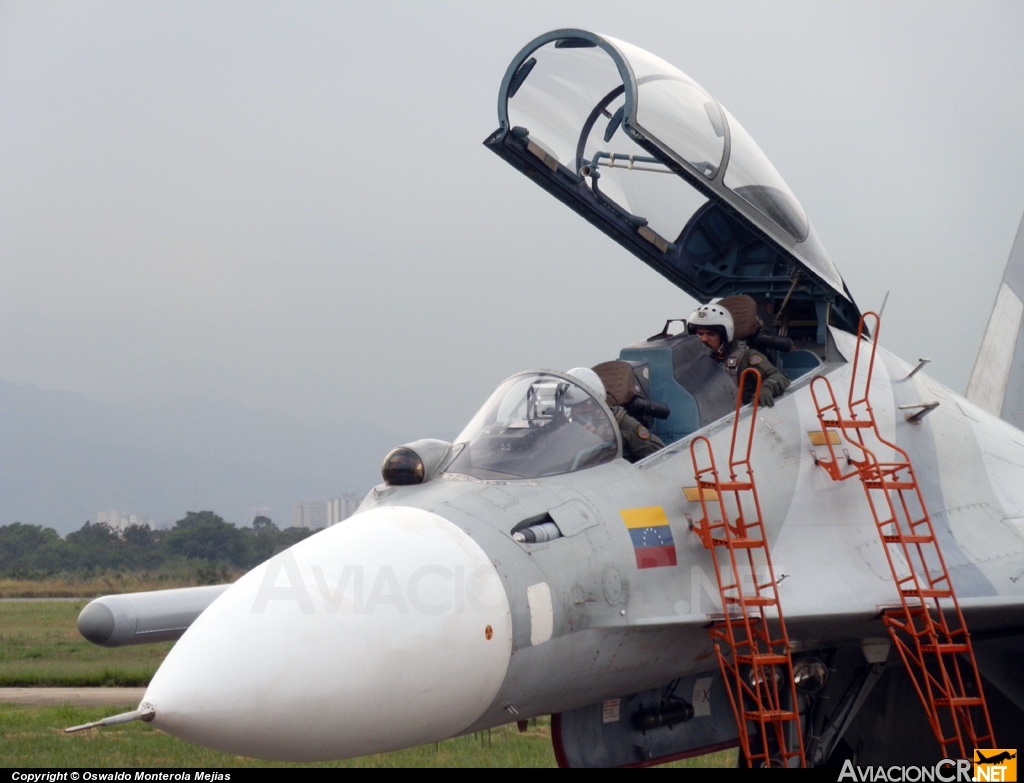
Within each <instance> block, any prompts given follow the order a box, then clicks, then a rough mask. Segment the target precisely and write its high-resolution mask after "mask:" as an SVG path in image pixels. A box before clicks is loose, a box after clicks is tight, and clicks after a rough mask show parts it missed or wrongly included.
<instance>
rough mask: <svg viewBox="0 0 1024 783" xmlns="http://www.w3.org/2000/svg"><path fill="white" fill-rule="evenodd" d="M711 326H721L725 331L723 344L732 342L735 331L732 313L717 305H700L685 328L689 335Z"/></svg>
mask: <svg viewBox="0 0 1024 783" xmlns="http://www.w3.org/2000/svg"><path fill="white" fill-rule="evenodd" d="M712 326H721V327H722V328H723V329H725V342H726V343H731V342H732V336H733V333H734V332H735V331H736V330H735V327H734V325H733V322H732V313H730V312H729V311H728V310H726V309H725V308H724V307H722V306H721V305H719V304H715V303H714V302H708V303H707V304H706V305H701V306H700V307H698V308H697V309H696V310H694V311H693V313H691V314H690V319H689V320H688V321H687V322H686V328H687V331H688V332H689V333H690V334H693V333H694V332H696V331H697V329H707V328H710V327H712Z"/></svg>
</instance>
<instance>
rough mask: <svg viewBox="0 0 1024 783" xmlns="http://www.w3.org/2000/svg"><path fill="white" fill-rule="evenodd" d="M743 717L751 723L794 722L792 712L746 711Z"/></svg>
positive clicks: (793, 713)
mask: <svg viewBox="0 0 1024 783" xmlns="http://www.w3.org/2000/svg"><path fill="white" fill-rule="evenodd" d="M743 717H744V718H746V719H747V720H753V721H762V720H768V721H776V720H796V713H795V712H793V711H792V710H763V711H761V710H746V711H745V712H744V713H743Z"/></svg>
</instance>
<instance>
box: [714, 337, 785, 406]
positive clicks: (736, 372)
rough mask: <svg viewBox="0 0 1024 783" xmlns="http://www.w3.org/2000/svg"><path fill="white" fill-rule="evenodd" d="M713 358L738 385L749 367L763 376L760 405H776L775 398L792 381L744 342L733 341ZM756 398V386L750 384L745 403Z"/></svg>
mask: <svg viewBox="0 0 1024 783" xmlns="http://www.w3.org/2000/svg"><path fill="white" fill-rule="evenodd" d="M711 356H712V358H713V359H714V360H715V361H716V362H718V363H719V364H721V365H722V367H724V368H725V370H726V371H727V372H728V373H729V375H731V376H732V379H733V380H734V381H736V383H737V384H738V383H739V381H740V376H741V375H742V374H743V371H744V370H746V369H747V368H748V367H753V368H754V369H755V370H757V372H758V374H759V375H760V376H761V396H760V397H759V398H758V403H759V404H760V405H766V406H768V407H769V408H771V407H772V406H773V405H775V398H776V397H778V396H779V395H781V394H782V393H783V392H784V391H786V389H788V388H789V384H790V383H792V381H790V380H789V378H787V377H786V374H785V373H784V372H782V370H780V369H779V368H778V367H776V366H775V365H774V364H772V363H771V362H770V361H768V358H767V357H766V356H765V355H764V354H763V353H761V352H760V351H755V350H754V349H753V348H751V347H749V346H748V345H747V344H746V343H745V342H744V341H743V340H733V341H732V342H731V343H729V344H728V345H727V346H725V350H719V351H715V352H714V353H712V354H711ZM753 396H754V386H753V384H750V383H748V384H747V388H745V389H744V390H743V402H744V403H748V402H750V400H751V398H752V397H753Z"/></svg>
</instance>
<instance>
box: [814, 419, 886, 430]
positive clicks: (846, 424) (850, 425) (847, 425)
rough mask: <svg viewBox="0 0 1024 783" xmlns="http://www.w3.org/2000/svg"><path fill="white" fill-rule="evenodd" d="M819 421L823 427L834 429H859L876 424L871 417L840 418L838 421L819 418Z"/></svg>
mask: <svg viewBox="0 0 1024 783" xmlns="http://www.w3.org/2000/svg"><path fill="white" fill-rule="evenodd" d="M819 423H820V424H821V426H822V427H831V428H832V429H834V430H836V429H838V430H858V429H864V428H865V427H873V426H874V422H872V421H871V420H870V419H839V420H837V421H821V420H820V419H819Z"/></svg>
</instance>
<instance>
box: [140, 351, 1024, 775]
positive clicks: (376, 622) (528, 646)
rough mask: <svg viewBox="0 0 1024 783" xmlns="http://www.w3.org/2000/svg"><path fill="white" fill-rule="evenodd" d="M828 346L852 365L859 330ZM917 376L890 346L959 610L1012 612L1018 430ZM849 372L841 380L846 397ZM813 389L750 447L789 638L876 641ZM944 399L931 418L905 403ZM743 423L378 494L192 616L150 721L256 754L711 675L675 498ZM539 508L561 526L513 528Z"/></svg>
mask: <svg viewBox="0 0 1024 783" xmlns="http://www.w3.org/2000/svg"><path fill="white" fill-rule="evenodd" d="M833 337H834V340H835V343H836V346H837V348H838V349H839V351H840V352H841V353H842V354H843V355H844V356H846V357H847V358H850V357H852V353H853V349H854V345H855V339H854V338H853V337H852V336H851V335H849V334H847V333H845V332H839V331H836V332H835V333H834V335H833ZM910 369H912V368H911V367H910V366H909V365H907V364H905V363H904V362H902V361H900V360H899V359H896V358H895V357H893V356H891V355H889V354H886V353H885V352H884V351H883V350H882V349H879V354H878V361H877V362H876V365H875V371H874V376H873V382H872V386H871V390H870V400H871V403H872V406H873V408H874V411H875V416H876V419H877V421H878V423H879V428H880V430H881V431H882V433H883V435H884V436H885V437H886V438H887V439H889V440H891V441H892V442H894V443H896V444H897V445H899V446H900V447H901V448H903V449H905V450H906V451H907V452H908V453H909V455H910V457H911V460H912V463H913V465H914V468H915V470H916V472H917V475H918V480H919V483H920V484H921V488H922V492H923V494H924V497H925V500H926V503H927V505H928V508H929V511H930V513H931V517H932V520H933V523H934V525H935V529H936V534H937V537H938V538H939V539H940V544H941V546H942V551H943V554H944V557H945V559H946V563H947V566H948V569H949V572H950V574H951V576H952V580H953V583H954V586H955V588H956V591H957V594H958V596H959V598H960V601H961V603H962V604H963V605H964V606H965V607H967V609H966V611H968V612H969V608H970V606H971V605H972V603H973V602H976V601H978V600H979V599H986V600H989V599H991V598H992V597H994V596H1002V599H1000V600H1005V601H1007V602H1010V603H1014V604H1019V603H1020V602H1021V601H1022V600H1024V580H1021V579H1019V576H1020V575H1021V573H1022V572H1024V552H1022V550H1021V546H1020V542H1021V536H1020V531H1019V530H1018V529H1016V528H1015V527H1014V526H1018V525H1020V524H1021V523H1020V522H1019V520H1020V518H1021V510H1022V509H1024V491H1022V490H1021V489H1020V488H1021V487H1024V480H1022V479H1024V434H1022V433H1020V432H1019V431H1017V430H1015V429H1014V428H1012V427H1010V426H1009V425H1007V424H1005V423H1003V422H1001V421H999V420H998V419H995V418H993V417H991V416H989V415H988V414H986V413H984V412H982V411H980V410H979V409H978V408H976V407H975V406H973V405H971V404H970V403H968V402H967V401H965V400H964V399H963V398H961V397H958V396H957V395H955V394H953V393H951V392H949V391H948V390H946V389H944V388H943V387H941V386H940V385H939V384H937V383H935V382H934V381H932V380H930V379H929V378H928V377H927V376H925V375H924V374H923V373H918V374H916V375H914V376H913V377H907V376H908V373H909V371H910ZM850 373H851V367H850V365H849V364H838V365H837V366H834V367H833V368H832V369H831V372H829V378H830V380H831V382H832V384H833V387H834V388H835V389H836V393H837V395H845V393H846V390H847V389H848V386H849V380H850ZM809 383H810V378H809V377H804V378H801V379H798V380H797V382H796V383H794V385H793V387H792V388H791V389H790V391H789V392H788V393H787V394H786V395H784V396H783V397H782V398H781V399H779V400H778V401H777V403H776V405H775V406H774V407H772V408H761V409H760V410H759V411H758V413H757V421H756V423H755V426H756V429H755V435H754V439H753V448H752V454H751V465H752V468H753V471H754V475H755V479H756V482H757V488H758V494H759V497H760V505H761V510H762V514H763V519H764V521H765V525H766V530H767V534H768V538H769V546H770V550H771V553H772V558H773V560H774V568H775V574H776V578H777V579H778V580H779V585H778V589H779V595H780V599H781V603H782V607H783V611H784V614H785V618H786V622H787V624H788V625H789V628H790V638H791V640H792V642H793V646H794V649H795V650H800V649H805V650H812V649H818V648H821V647H824V646H829V645H839V644H843V643H852V642H857V641H859V640H861V639H863V638H865V637H870V636H872V635H876V636H883V635H884V633H885V631H884V628H883V627H882V625H881V623H880V621H879V619H878V614H879V610H880V608H883V607H887V606H892V605H894V604H896V603H897V601H898V599H897V596H896V593H895V588H894V585H893V582H892V578H891V576H890V573H889V569H888V565H887V563H886V560H885V554H884V551H883V548H882V545H881V544H880V542H879V540H878V533H877V531H876V528H875V525H874V522H873V518H872V516H871V512H870V509H869V506H868V504H867V502H866V500H865V496H864V491H863V489H862V487H861V485H860V483H859V482H858V481H856V480H847V481H839V482H836V481H833V480H832V479H831V478H830V477H829V476H828V475H827V474H826V472H825V471H824V470H822V469H821V468H820V467H819V466H818V465H817V464H816V463H815V459H814V456H813V454H814V447H813V446H812V445H811V441H810V438H809V433H811V432H815V431H818V430H820V429H821V427H820V425H819V423H818V419H817V415H816V410H815V406H814V403H813V401H812V398H811V393H810V385H809ZM932 401H937V402H939V403H940V404H939V406H938V408H937V409H935V410H934V411H932V412H931V413H930V414H929V415H927V416H925V417H924V418H923V419H922V420H921V421H920V423H910V422H909V421H907V420H906V418H905V417H906V415H907V413H908V412H907V411H901V410H900V409H899V407H900V406H904V405H914V404H917V403H922V402H932ZM909 412H911V413H912V412H914V411H909ZM749 415H750V408H749V407H748V408H746V409H745V410H744V411H743V412H742V413H741V417H742V416H749ZM732 418H733V417H732V416H727V417H725V418H724V419H721V420H719V421H717V422H715V423H713V424H711V425H710V426H708V427H705V428H703V429H702V430H700V431H699V432H697V433H693V434H692V435H691V436H689V437H686V438H683V439H681V440H679V441H677V442H675V443H671V444H669V445H668V446H667V447H666V448H665V449H664V450H662V451H660V452H658V453H657V454H655V455H653V456H651V457H649V458H647V459H646V460H644V461H642V462H640V463H637V464H635V465H631V464H629V463H627V462H626V461H625V460H623V459H614V460H612V461H610V462H607V463H605V464H601V465H597V466H595V467H592V468H586V469H583V470H578V471H575V472H572V473H570V474H567V475H560V476H546V477H542V478H537V479H531V480H509V481H498V480H481V479H476V478H471V477H467V476H465V475H459V474H453V473H442V474H441V475H438V476H436V477H434V478H433V479H431V480H429V481H427V482H426V483H424V484H421V485H417V486H408V487H397V486H395V487H389V486H384V485H381V486H380V487H378V488H376V489H375V490H374V491H373V492H371V493H370V495H369V496H368V497H367V498H366V500H365V501H364V503H363V505H362V507H361V509H360V511H359V512H358V513H357V514H356V515H355V516H353V517H352V518H350V519H349V520H347V521H346V522H344V523H342V524H340V525H338V526H335V527H334V528H330V529H328V530H325V531H323V532H321V533H318V534H317V535H315V536H313V537H311V538H310V539H307V540H306V541H304V542H302V543H300V544H298V545H296V546H295V547H293V548H292V549H290V550H287V551H286V552H283V553H281V554H279V555H277V556H276V557H275V558H273V559H272V560H270V561H268V562H267V563H265V564H263V565H262V566H260V567H258V568H257V569H255V570H254V571H253V572H251V573H249V574H247V575H246V576H245V577H243V578H242V579H241V580H240V581H239V582H238V583H236V584H235V585H234V586H232V587H231V588H230V589H228V590H227V592H226V593H225V594H224V595H223V596H221V597H220V598H219V599H217V601H215V602H214V603H213V605H211V606H210V607H209V608H208V609H207V610H206V611H205V612H204V613H203V614H202V615H201V616H200V618H199V619H198V620H197V621H196V623H195V624H194V625H193V626H192V627H191V628H190V629H189V630H188V631H187V632H186V633H185V635H184V636H183V637H182V639H181V640H180V641H179V642H178V644H177V645H176V647H175V648H174V650H172V652H171V654H170V655H169V656H168V658H167V660H166V662H165V663H164V665H163V666H162V667H161V669H160V671H159V672H158V674H157V676H156V677H155V678H154V680H153V682H152V684H151V686H150V688H149V690H148V691H147V694H146V696H145V699H144V701H145V702H147V703H149V704H151V705H152V706H153V708H154V709H155V719H154V725H155V726H157V727H158V728H161V729H163V730H165V731H168V732H170V733H172V734H176V735H178V736H181V737H184V738H186V739H189V740H192V741H194V742H198V743H200V744H204V745H210V746H213V747H217V748H221V749H224V750H228V751H231V752H234V753H239V754H244V755H250V756H257V757H263V758H282V759H326V758H337V757H344V756H356V755H364V754H367V753H373V752H380V751H385V750H391V749H396V748H400V747H405V746H408V745H412V744H418V743H423V742H429V741H433V740H439V739H443V738H446V737H449V736H453V735H456V734H460V733H464V732H468V731H473V730H479V729H482V728H485V727H489V726H495V725H498V724H501V723H506V722H509V721H512V720H517V719H523V718H527V717H531V716H535V715H543V714H549V713H556V712H562V711H565V710H569V709H572V708H575V707H580V706H583V705H586V704H593V703H595V702H598V701H600V700H602V699H605V698H610V697H614V696H618V695H624V694H628V693H634V692H637V691H641V690H645V689H649V688H654V687H657V686H659V685H660V684H663V683H666V682H668V681H670V680H672V679H673V678H676V677H679V676H683V675H687V674H692V673H694V672H700V671H710V670H714V669H717V665H718V664H717V661H716V659H715V657H714V655H713V652H712V646H711V642H710V640H709V638H708V635H707V631H706V625H707V622H708V617H709V616H711V615H715V614H717V613H720V612H721V611H722V607H721V601H720V598H719V595H718V591H717V587H716V582H715V576H714V570H713V564H712V561H711V559H710V558H711V557H712V555H711V554H710V553H709V552H708V551H707V550H705V549H704V547H703V546H702V545H701V543H700V541H699V540H698V537H697V536H696V534H695V533H694V532H693V531H692V530H691V523H696V522H697V521H699V519H700V517H701V506H700V503H699V502H697V501H693V500H688V499H687V495H686V493H684V489H685V488H688V487H694V485H695V480H694V468H693V463H692V459H691V455H690V443H691V441H692V439H693V437H695V436H697V435H704V436H706V437H707V438H709V440H710V442H711V443H712V446H713V449H714V451H715V454H716V457H717V458H718V462H719V465H720V467H721V466H722V464H723V463H724V462H725V459H726V455H727V453H728V448H729V439H730V437H731V434H732ZM879 456H880V458H881V457H882V455H879ZM539 519H549V520H553V521H554V522H555V523H556V526H557V528H558V530H559V532H560V536H559V537H557V538H554V539H553V540H549V541H546V542H544V543H538V544H529V543H520V542H517V541H515V540H514V539H513V537H512V531H513V529H514V528H517V526H519V527H521V526H522V524H523V523H524V522H526V521H528V520H539ZM637 519H640V520H641V522H642V523H643V525H646V524H647V522H650V526H651V527H652V528H656V529H658V535H657V541H656V545H655V546H653V547H647V546H646V545H645V542H644V541H639V540H638V539H637V537H636V536H635V535H632V536H631V529H634V530H635V529H636V528H637V525H636V524H632V526H631V523H635V521H636V520H637ZM645 520H646V521H645ZM641 526H642V525H641Z"/></svg>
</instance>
